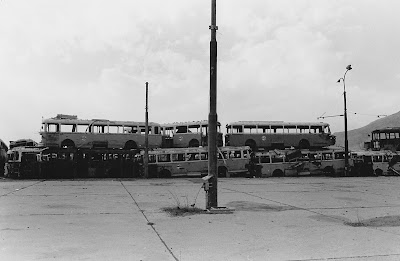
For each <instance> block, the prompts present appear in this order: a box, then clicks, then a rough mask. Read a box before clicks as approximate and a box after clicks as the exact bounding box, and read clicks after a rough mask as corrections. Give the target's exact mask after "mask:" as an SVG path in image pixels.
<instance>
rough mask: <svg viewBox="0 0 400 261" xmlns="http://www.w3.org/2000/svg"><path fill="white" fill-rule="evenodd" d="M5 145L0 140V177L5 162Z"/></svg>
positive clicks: (6, 148)
mask: <svg viewBox="0 0 400 261" xmlns="http://www.w3.org/2000/svg"><path fill="white" fill-rule="evenodd" d="M7 151H8V147H7V145H6V144H5V143H4V142H3V141H2V140H1V139H0V177H2V176H3V175H4V170H5V164H6V161H7Z"/></svg>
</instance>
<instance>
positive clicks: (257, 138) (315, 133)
mask: <svg viewBox="0 0 400 261" xmlns="http://www.w3.org/2000/svg"><path fill="white" fill-rule="evenodd" d="M226 133H227V134H226V135H225V146H250V147H251V148H252V150H253V151H257V150H258V149H259V148H263V149H284V148H291V147H292V148H298V149H310V148H322V147H327V146H330V145H334V144H335V136H333V135H331V131H330V129H329V124H328V123H322V122H316V123H311V122H283V121H239V122H233V123H230V124H227V125H226Z"/></svg>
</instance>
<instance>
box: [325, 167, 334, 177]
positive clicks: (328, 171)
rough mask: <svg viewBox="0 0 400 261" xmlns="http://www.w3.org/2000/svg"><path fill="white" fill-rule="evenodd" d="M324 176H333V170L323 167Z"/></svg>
mask: <svg viewBox="0 0 400 261" xmlns="http://www.w3.org/2000/svg"><path fill="white" fill-rule="evenodd" d="M324 174H325V175H327V176H332V177H333V176H335V170H334V169H333V168H332V167H331V166H328V167H325V168H324Z"/></svg>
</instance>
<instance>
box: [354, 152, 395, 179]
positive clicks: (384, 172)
mask: <svg viewBox="0 0 400 261" xmlns="http://www.w3.org/2000/svg"><path fill="white" fill-rule="evenodd" d="M399 161H400V155H399V154H397V153H396V152H392V151H391V150H380V151H358V152H352V153H351V156H350V162H351V164H350V165H351V166H352V168H353V172H354V173H355V175H357V176H360V175H375V176H392V175H396V176H398V175H400V162H399Z"/></svg>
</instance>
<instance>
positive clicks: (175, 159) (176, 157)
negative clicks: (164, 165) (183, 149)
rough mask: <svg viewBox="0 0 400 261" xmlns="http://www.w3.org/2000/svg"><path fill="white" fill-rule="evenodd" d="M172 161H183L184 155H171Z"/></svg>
mask: <svg viewBox="0 0 400 261" xmlns="http://www.w3.org/2000/svg"><path fill="white" fill-rule="evenodd" d="M172 161H185V154H184V153H176V154H172Z"/></svg>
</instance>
